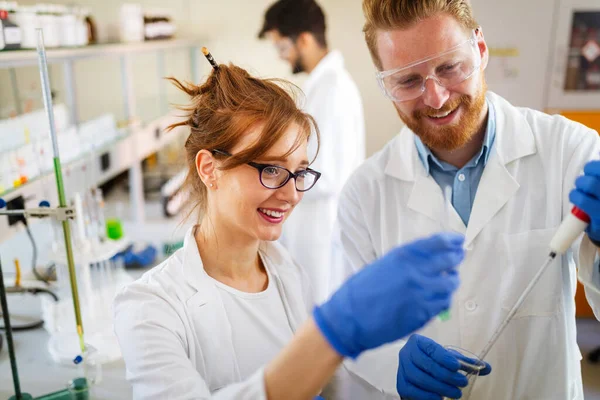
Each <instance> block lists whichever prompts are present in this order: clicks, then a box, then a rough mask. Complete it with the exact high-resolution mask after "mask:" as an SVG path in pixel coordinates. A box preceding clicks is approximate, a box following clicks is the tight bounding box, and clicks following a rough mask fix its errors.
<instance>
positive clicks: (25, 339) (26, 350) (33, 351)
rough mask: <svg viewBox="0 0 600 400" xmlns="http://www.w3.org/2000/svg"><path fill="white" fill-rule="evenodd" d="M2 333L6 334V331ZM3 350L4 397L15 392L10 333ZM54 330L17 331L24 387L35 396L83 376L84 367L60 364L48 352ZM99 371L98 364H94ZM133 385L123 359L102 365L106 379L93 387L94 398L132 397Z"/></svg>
mask: <svg viewBox="0 0 600 400" xmlns="http://www.w3.org/2000/svg"><path fill="white" fill-rule="evenodd" d="M0 334H1V335H3V336H5V334H4V331H0ZM4 339H5V340H4V345H3V346H2V351H1V352H0V399H8V398H9V397H11V396H13V395H14V387H13V380H12V374H11V369H10V361H9V357H8V348H7V344H6V336H5V338H4ZM49 339H50V334H49V333H48V332H47V331H46V330H44V328H43V327H41V328H37V329H35V330H31V331H22V332H13V341H14V344H15V352H16V356H17V366H18V369H19V379H20V381H21V391H22V392H24V393H29V394H30V395H32V396H33V397H34V398H35V397H38V396H41V395H44V394H48V393H52V392H56V391H58V390H62V389H64V388H65V387H66V386H67V383H68V382H69V381H70V380H71V379H75V378H78V377H81V376H82V372H81V369H80V368H77V367H76V366H75V365H74V366H73V367H68V366H63V365H59V364H57V363H56V362H54V360H53V359H52V357H51V356H50V353H48V340H49ZM91 371H92V372H91V373H92V374H94V373H95V368H94V367H92V368H91ZM131 397H132V392H131V386H130V385H129V383H127V381H126V380H125V364H124V363H123V360H120V361H115V362H113V363H108V364H103V365H102V382H100V383H99V384H97V385H94V386H92V387H91V391H90V399H97V400H105V399H106V400H120V399H131Z"/></svg>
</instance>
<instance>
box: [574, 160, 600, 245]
mask: <svg viewBox="0 0 600 400" xmlns="http://www.w3.org/2000/svg"><path fill="white" fill-rule="evenodd" d="M583 174H584V175H583V176H580V177H579V178H577V180H576V181H575V189H573V190H572V191H571V193H570V194H569V200H570V201H571V203H573V205H575V206H577V207H579V208H580V209H581V210H582V211H583V212H585V213H586V214H587V215H588V216H589V217H590V219H591V221H590V224H589V226H588V227H587V229H586V232H587V234H588V236H589V237H590V239H592V240H593V241H595V242H600V161H590V162H588V163H587V164H586V165H585V167H584V168H583Z"/></svg>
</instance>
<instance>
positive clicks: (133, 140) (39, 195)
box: [0, 112, 187, 242]
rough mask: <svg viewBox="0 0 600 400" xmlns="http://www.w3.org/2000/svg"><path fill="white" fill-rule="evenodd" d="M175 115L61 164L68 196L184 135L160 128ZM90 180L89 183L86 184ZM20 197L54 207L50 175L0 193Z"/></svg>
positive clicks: (1, 235) (0, 235) (2, 224)
mask: <svg viewBox="0 0 600 400" xmlns="http://www.w3.org/2000/svg"><path fill="white" fill-rule="evenodd" d="M178 120H179V119H178V117H177V116H176V113H175V112H173V113H170V114H167V115H165V116H162V117H160V118H158V119H156V120H154V121H152V122H150V123H148V124H146V125H144V126H143V127H139V128H133V129H129V130H127V131H125V132H122V134H121V135H120V136H119V137H118V138H116V139H114V140H113V141H111V142H109V143H107V144H105V145H103V146H101V147H98V148H97V149H94V150H93V153H92V151H89V152H86V153H83V154H81V155H79V156H78V157H77V158H75V159H73V160H71V161H70V162H67V163H63V164H62V169H63V176H64V181H65V187H66V190H67V191H68V193H71V194H72V193H73V192H76V191H82V190H84V189H85V188H86V187H90V186H99V185H102V184H103V183H105V182H107V181H109V180H110V179H112V178H114V177H116V176H117V175H119V174H121V173H122V172H124V171H126V170H128V169H130V168H132V167H133V166H135V165H139V164H140V163H141V162H142V161H143V160H144V159H145V158H147V157H148V156H150V155H151V154H153V153H156V152H157V151H159V150H160V149H162V148H164V147H165V146H167V145H169V144H170V143H171V142H173V141H175V140H177V139H178V138H180V137H182V136H183V135H185V134H186V133H187V130H186V129H185V128H183V127H177V128H175V129H173V130H172V131H170V132H165V131H164V129H165V128H166V127H167V126H169V125H170V124H172V123H173V122H176V121H178ZM100 157H105V158H107V159H108V160H109V163H108V166H107V167H106V168H104V169H103V168H102V167H101V162H100ZM90 177H93V180H92V181H90V179H91V178H90ZM18 196H23V198H24V199H25V205H26V207H37V206H38V204H39V202H40V201H42V200H49V201H50V203H51V204H52V205H56V201H57V200H56V199H57V194H56V182H55V178H54V172H53V171H48V172H46V173H45V174H43V175H40V176H38V177H36V178H34V179H32V180H30V181H28V182H26V183H24V184H23V185H21V186H19V187H16V188H12V189H10V190H8V191H6V192H4V193H0V197H2V198H3V199H4V200H6V201H10V200H11V199H14V198H16V197H18ZM8 228H9V226H8V220H7V219H6V218H0V242H2V241H3V240H6V239H8V238H9V237H10V236H12V235H13V234H14V233H15V232H14V229H8Z"/></svg>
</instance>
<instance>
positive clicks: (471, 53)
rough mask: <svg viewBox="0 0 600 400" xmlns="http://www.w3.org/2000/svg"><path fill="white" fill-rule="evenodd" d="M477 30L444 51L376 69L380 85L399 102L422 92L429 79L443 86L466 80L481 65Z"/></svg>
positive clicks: (389, 96)
mask: <svg viewBox="0 0 600 400" xmlns="http://www.w3.org/2000/svg"><path fill="white" fill-rule="evenodd" d="M477 31H478V29H475V30H473V32H472V34H471V37H470V38H469V39H468V40H466V41H464V42H462V43H460V44H458V45H456V46H454V47H452V48H450V49H449V50H447V51H445V52H443V53H440V54H436V55H435V56H432V57H427V58H424V59H421V60H418V61H415V62H413V63H411V64H409V65H406V66H404V67H400V68H395V69H391V70H388V71H378V72H377V82H378V83H379V87H380V88H381V90H383V93H384V94H385V95H386V97H388V98H389V99H390V100H392V101H395V102H402V101H408V100H414V99H416V98H417V97H419V96H421V95H422V94H423V92H425V85H426V84H427V81H428V80H429V79H431V80H433V81H435V82H436V83H437V84H438V85H440V86H442V87H445V88H446V89H449V88H451V87H453V86H456V85H458V84H459V83H462V82H464V81H466V80H467V79H469V78H470V77H471V76H473V75H474V74H475V73H476V72H477V71H478V70H479V67H480V66H481V55H480V53H479V47H478V45H477ZM432 72H433V73H432Z"/></svg>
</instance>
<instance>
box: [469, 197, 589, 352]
mask: <svg viewBox="0 0 600 400" xmlns="http://www.w3.org/2000/svg"><path fill="white" fill-rule="evenodd" d="M589 223H590V217H589V216H588V215H587V214H586V213H584V212H583V211H581V210H580V209H579V208H577V207H573V208H572V209H571V212H570V213H569V215H567V217H566V218H565V219H564V220H563V222H562V223H561V224H560V226H559V227H558V230H557V231H556V233H555V234H554V236H553V237H552V240H551V241H550V254H549V255H548V259H546V261H545V262H544V264H543V265H542V267H541V268H540V269H539V270H538V272H537V273H536V274H535V276H534V277H533V279H532V280H531V281H530V282H529V284H528V285H527V287H526V288H525V290H523V293H521V296H519V298H518V299H517V301H516V302H515V304H514V305H513V307H512V308H511V309H510V311H509V312H508V314H507V315H506V317H505V318H504V319H503V320H502V322H500V325H498V327H497V328H496V330H495V331H494V334H493V335H492V337H491V339H490V340H489V341H488V342H487V344H486V345H485V347H484V348H483V350H481V353H479V359H480V360H483V359H484V358H485V357H486V356H487V354H488V352H489V351H490V349H491V348H492V346H493V345H494V343H496V340H498V337H500V334H501V333H502V332H503V331H504V329H505V328H506V326H507V325H508V323H509V322H510V320H511V319H512V317H514V316H515V314H516V313H517V311H518V310H519V308H520V307H521V304H523V302H524V301H525V299H526V298H527V295H529V293H530V292H531V291H532V290H533V288H534V287H535V285H536V284H537V282H538V281H539V280H540V278H541V277H542V275H543V274H544V272H545V271H546V269H547V268H548V266H549V265H550V264H552V260H554V258H555V257H556V256H557V255H558V254H562V253H564V252H566V251H567V250H568V249H569V247H571V245H572V244H573V242H574V241H575V239H577V238H578V237H579V235H581V234H582V233H583V232H584V231H585V229H586V228H587V226H588V225H589Z"/></svg>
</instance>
